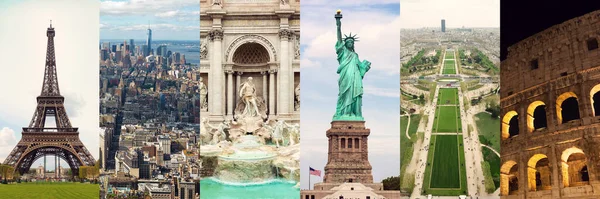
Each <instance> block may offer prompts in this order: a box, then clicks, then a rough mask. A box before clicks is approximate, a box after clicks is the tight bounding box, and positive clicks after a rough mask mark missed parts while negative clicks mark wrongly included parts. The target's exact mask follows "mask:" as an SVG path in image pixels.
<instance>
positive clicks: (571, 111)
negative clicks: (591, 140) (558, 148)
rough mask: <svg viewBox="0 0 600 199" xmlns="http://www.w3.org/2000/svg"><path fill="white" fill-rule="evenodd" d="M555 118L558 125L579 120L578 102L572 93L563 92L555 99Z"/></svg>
mask: <svg viewBox="0 0 600 199" xmlns="http://www.w3.org/2000/svg"><path fill="white" fill-rule="evenodd" d="M556 116H557V119H558V123H559V124H563V123H566V122H568V121H571V120H576V119H579V118H580V117H579V102H578V101H577V95H576V94H575V93H573V92H565V93H563V94H561V95H560V96H558V98H556Z"/></svg>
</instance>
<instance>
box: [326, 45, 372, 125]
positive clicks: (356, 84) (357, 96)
mask: <svg viewBox="0 0 600 199" xmlns="http://www.w3.org/2000/svg"><path fill="white" fill-rule="evenodd" d="M335 48H336V53H337V60H338V63H339V64H340V65H339V66H338V69H337V74H339V75H340V77H339V79H338V86H339V93H338V100H337V107H336V111H335V116H334V117H333V119H334V120H363V118H362V110H361V109H362V94H363V84H362V79H363V77H364V76H365V73H367V71H369V69H370V68H371V65H370V63H367V62H366V61H363V62H361V61H360V60H359V59H358V54H357V53H356V52H354V51H352V50H350V49H348V48H347V47H346V45H345V43H344V42H339V41H338V42H337V43H336V44H335Z"/></svg>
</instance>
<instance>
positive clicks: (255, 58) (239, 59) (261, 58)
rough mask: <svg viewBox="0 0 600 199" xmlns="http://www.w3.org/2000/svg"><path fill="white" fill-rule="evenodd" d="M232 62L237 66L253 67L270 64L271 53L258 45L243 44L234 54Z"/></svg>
mask: <svg viewBox="0 0 600 199" xmlns="http://www.w3.org/2000/svg"><path fill="white" fill-rule="evenodd" d="M232 61H233V63H235V64H243V65H252V64H266V63H269V61H270V58H269V52H268V51H267V49H265V47H263V46H262V45H260V44H257V43H245V44H242V45H241V46H240V47H239V48H237V49H236V51H235V52H234V53H233V57H232Z"/></svg>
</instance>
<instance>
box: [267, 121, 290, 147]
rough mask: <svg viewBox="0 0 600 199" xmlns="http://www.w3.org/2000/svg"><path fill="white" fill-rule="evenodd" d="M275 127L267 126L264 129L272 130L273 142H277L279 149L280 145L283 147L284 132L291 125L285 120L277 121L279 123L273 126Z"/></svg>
mask: <svg viewBox="0 0 600 199" xmlns="http://www.w3.org/2000/svg"><path fill="white" fill-rule="evenodd" d="M273 125H274V126H271V125H269V124H265V125H264V127H266V128H267V129H269V130H270V132H271V139H272V140H273V142H275V145H276V146H277V148H279V146H280V145H283V132H284V130H285V129H286V128H289V127H290V125H289V124H287V123H286V122H285V120H281V119H280V120H277V122H275V124H273ZM279 142H281V144H279Z"/></svg>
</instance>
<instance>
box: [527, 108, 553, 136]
mask: <svg viewBox="0 0 600 199" xmlns="http://www.w3.org/2000/svg"><path fill="white" fill-rule="evenodd" d="M547 126H548V123H547V120H546V104H545V103H544V102H542V101H535V102H532V103H531V104H529V107H527V130H528V131H529V132H533V131H535V130H536V129H540V128H545V127H547Z"/></svg>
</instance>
